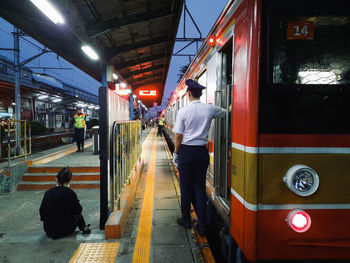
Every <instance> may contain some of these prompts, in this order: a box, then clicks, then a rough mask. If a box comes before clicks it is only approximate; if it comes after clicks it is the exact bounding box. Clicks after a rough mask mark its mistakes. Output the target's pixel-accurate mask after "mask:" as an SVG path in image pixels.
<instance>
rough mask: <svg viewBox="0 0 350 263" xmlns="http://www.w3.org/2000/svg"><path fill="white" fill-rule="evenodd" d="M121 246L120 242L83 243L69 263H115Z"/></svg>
mask: <svg viewBox="0 0 350 263" xmlns="http://www.w3.org/2000/svg"><path fill="white" fill-rule="evenodd" d="M119 245H120V243H119V242H113V243H82V244H80V246H79V247H78V249H77V251H75V254H74V256H73V257H72V258H71V260H70V261H69V263H99V262H101V263H102V262H103V263H114V262H115V259H116V257H117V253H118V249H119Z"/></svg>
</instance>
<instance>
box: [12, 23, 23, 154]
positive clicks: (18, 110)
mask: <svg viewBox="0 0 350 263" xmlns="http://www.w3.org/2000/svg"><path fill="white" fill-rule="evenodd" d="M13 31H14V32H13V40H14V62H15V103H16V116H15V120H17V121H19V120H20V119H21V91H20V86H21V84H20V70H21V67H20V65H19V29H18V28H16V27H14V30H13ZM20 132H21V126H20V123H19V122H17V129H16V152H17V153H20V151H21V142H20Z"/></svg>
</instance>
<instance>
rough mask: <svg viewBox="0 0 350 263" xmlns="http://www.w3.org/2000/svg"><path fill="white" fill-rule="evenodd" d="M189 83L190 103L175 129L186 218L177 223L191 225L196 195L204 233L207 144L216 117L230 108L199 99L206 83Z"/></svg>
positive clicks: (188, 226) (176, 150) (222, 114)
mask: <svg viewBox="0 0 350 263" xmlns="http://www.w3.org/2000/svg"><path fill="white" fill-rule="evenodd" d="M186 85H187V93H188V98H189V100H190V104H189V105H188V106H186V107H184V108H182V109H180V110H179V111H178V113H177V116H176V121H175V126H174V128H173V131H174V132H175V133H176V135H175V149H174V153H173V161H174V163H175V165H176V166H177V167H178V169H179V174H180V190H181V214H182V217H180V218H178V219H177V223H178V224H180V225H182V226H184V227H185V228H190V227H191V217H190V207H191V200H192V198H195V200H193V202H194V203H195V204H194V207H195V210H196V213H197V217H198V223H197V225H196V229H197V231H198V233H199V234H200V235H202V236H203V235H205V234H206V214H207V211H206V210H207V206H206V205H207V203H206V200H207V199H206V193H205V182H206V173H207V168H208V165H209V154H208V150H207V148H206V144H207V143H208V134H209V129H210V124H211V121H212V119H213V118H224V117H225V114H226V110H224V109H221V108H218V107H216V106H215V105H213V104H205V103H201V101H200V100H199V99H200V96H201V95H202V90H203V89H205V87H204V86H202V85H200V84H199V83H197V82H196V81H194V80H192V79H188V80H186Z"/></svg>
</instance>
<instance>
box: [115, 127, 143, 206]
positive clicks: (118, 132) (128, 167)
mask: <svg viewBox="0 0 350 263" xmlns="http://www.w3.org/2000/svg"><path fill="white" fill-rule="evenodd" d="M110 142H111V144H110V172H109V178H108V208H109V211H110V212H113V211H114V209H115V208H117V209H118V210H119V209H120V196H121V193H122V192H123V190H124V187H125V185H126V184H128V183H130V175H131V171H132V170H133V169H134V168H135V166H136V163H137V161H138V159H139V158H140V155H141V122H140V121H116V122H114V123H113V126H112V130H111V141H110Z"/></svg>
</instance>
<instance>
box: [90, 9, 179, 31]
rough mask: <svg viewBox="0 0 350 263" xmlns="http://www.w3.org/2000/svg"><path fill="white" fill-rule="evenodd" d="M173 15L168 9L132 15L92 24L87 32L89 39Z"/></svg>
mask: <svg viewBox="0 0 350 263" xmlns="http://www.w3.org/2000/svg"><path fill="white" fill-rule="evenodd" d="M173 14H174V13H173V12H172V11H171V10H170V9H169V8H168V7H167V8H159V9H155V10H150V11H146V12H142V13H137V14H132V15H129V16H124V17H118V18H114V19H110V20H107V21H103V22H99V23H94V24H90V25H87V27H86V30H87V32H88V35H89V37H97V36H99V35H102V34H104V33H107V32H109V31H112V30H113V29H114V28H119V27H122V26H126V25H132V24H137V23H141V22H145V21H150V20H154V19H159V18H165V17H168V16H171V15H173Z"/></svg>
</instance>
